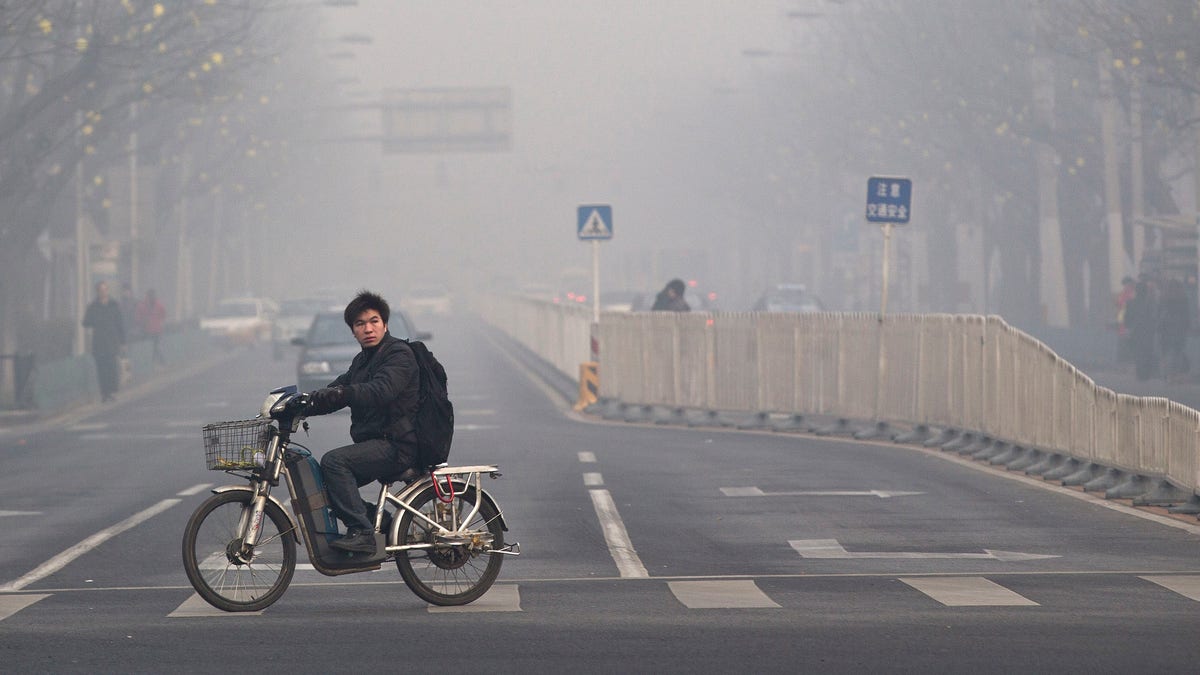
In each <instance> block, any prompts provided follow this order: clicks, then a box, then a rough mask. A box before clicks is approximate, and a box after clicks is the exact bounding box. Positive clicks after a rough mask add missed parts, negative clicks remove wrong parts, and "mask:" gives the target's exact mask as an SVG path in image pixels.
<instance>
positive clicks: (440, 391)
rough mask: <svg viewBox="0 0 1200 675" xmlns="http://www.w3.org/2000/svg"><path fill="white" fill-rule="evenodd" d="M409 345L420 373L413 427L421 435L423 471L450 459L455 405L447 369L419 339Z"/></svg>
mask: <svg viewBox="0 0 1200 675" xmlns="http://www.w3.org/2000/svg"><path fill="white" fill-rule="evenodd" d="M405 343H406V344H408V346H409V347H410V348H412V353H413V356H414V357H416V360H417V369H418V370H419V371H420V378H421V383H420V395H419V397H418V401H419V402H418V404H417V414H416V416H415V417H414V418H413V427H414V429H415V430H416V435H417V460H418V464H419V468H420V469H425V468H427V467H430V466H433V465H435V464H441V463H442V462H445V461H446V458H447V457H449V456H450V442H451V440H452V439H453V438H454V405H453V404H452V403H450V397H449V396H448V395H447V394H446V369H445V368H443V367H442V364H441V363H439V362H438V360H437V358H435V357H434V355H433V352H431V351H429V348H428V347H426V346H425V343H424V342H421V341H419V340H413V341H411V342H410V341H408V340H405Z"/></svg>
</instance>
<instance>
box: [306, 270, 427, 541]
mask: <svg viewBox="0 0 1200 675" xmlns="http://www.w3.org/2000/svg"><path fill="white" fill-rule="evenodd" d="M390 312H391V310H390V309H389V307H388V303H387V301H386V300H384V299H383V298H382V297H380V296H379V295H376V294H375V293H371V292H370V291H363V292H361V293H359V294H358V295H357V296H356V297H355V298H354V299H353V300H351V301H350V304H348V305H346V311H345V312H344V313H343V318H344V319H345V321H346V325H347V326H349V327H350V330H351V332H353V333H354V339H355V340H357V341H358V344H359V346H360V347H362V351H360V352H359V353H358V354H357V355H356V356H355V357H354V360H353V361H352V362H351V363H350V369H349V370H347V371H346V372H345V373H342V374H341V375H339V376H338V377H337V378H336V379H335V380H334V381H333V382H330V383H329V386H327V387H325V388H323V389H318V390H316V391H313V392H311V393H310V394H309V397H310V399H311V403H310V404H309V408H308V410H307V411H306V414H309V415H325V414H328V413H331V412H334V411H336V410H341V409H342V408H345V407H346V406H350V439H351V440H353V441H354V443H352V444H351V445H346V446H343V447H340V448H335V449H333V450H330V451H329V452H327V453H325V455H324V456H323V457H321V472H322V474H323V475H324V478H325V491H326V493H327V494H328V496H329V504H330V507H331V508H332V509H333V513H334V515H335V516H337V517H338V519H339V520H341V521H342V522H343V523H345V524H346V528H347V532H346V534H345V536H343V537H341V538H339V539H335V540H334V541H332V542H330V544H329V545H330V546H333V547H334V548H339V549H342V550H343V551H355V552H360V553H374V552H375V535H374V531H375V523H374V522H373V521H372V520H371V518H370V517H369V516H368V514H369V513H370V512H371V511H373V510H374V508H375V505H374V504H368V503H367V502H365V501H363V499H362V497H361V496H360V495H359V492H358V489H359V488H360V487H362V486H363V485H366V484H367V483H370V482H372V481H376V480H379V479H380V478H383V477H386V476H395V475H399V474H401V473H403V472H404V471H405V470H408V469H413V468H414V467H415V464H416V462H417V446H416V432H415V431H414V428H413V422H412V420H413V418H414V416H415V415H416V412H417V405H418V403H419V396H420V371H419V366H418V365H417V361H416V357H415V356H413V352H412V348H411V347H409V346H408V344H407V343H406V342H404V341H403V340H400V339H398V338H395V337H392V334H391V333H389V332H388V328H387V322H388V315H389V314H390Z"/></svg>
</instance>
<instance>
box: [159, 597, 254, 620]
mask: <svg viewBox="0 0 1200 675" xmlns="http://www.w3.org/2000/svg"><path fill="white" fill-rule="evenodd" d="M261 614H262V610H261V609H260V610H259V611H257V612H226V611H224V610H220V609H217V608H216V607H213V606H212V605H210V604H208V603H207V602H205V601H204V598H202V597H200V595H199V594H198V593H192V595H191V597H189V598H188V599H187V600H184V601H183V604H182V605H180V606H178V607H176V608H175V611H173V612H171V613H170V614H168V615H167V618H168V619H191V618H196V617H205V616H259V615H261Z"/></svg>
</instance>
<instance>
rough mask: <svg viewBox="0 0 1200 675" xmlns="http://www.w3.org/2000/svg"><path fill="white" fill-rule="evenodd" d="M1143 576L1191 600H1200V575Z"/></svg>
mask: <svg viewBox="0 0 1200 675" xmlns="http://www.w3.org/2000/svg"><path fill="white" fill-rule="evenodd" d="M1141 578H1142V579H1145V580H1146V581H1149V582H1152V583H1155V584H1158V585H1159V586H1162V587H1163V588H1165V589H1167V590H1169V591H1175V592H1176V593H1178V594H1180V595H1182V596H1183V597H1185V598H1187V599H1189V600H1197V601H1200V576H1195V575H1186V576H1167V575H1153V576H1144V577H1141Z"/></svg>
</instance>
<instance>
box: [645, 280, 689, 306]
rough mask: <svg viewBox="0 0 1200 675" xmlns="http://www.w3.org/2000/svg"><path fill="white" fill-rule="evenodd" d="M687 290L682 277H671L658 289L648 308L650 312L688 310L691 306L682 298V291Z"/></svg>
mask: <svg viewBox="0 0 1200 675" xmlns="http://www.w3.org/2000/svg"><path fill="white" fill-rule="evenodd" d="M686 290H687V285H686V284H684V283H683V280H682V279H672V280H670V281H668V282H667V285H666V287H665V288H663V289H662V290H661V291H659V293H658V295H657V296H656V297H655V298H654V306H652V307H651V308H650V311H652V312H688V311H691V309H692V308H691V307H690V306H688V304H687V301H686V300H684V299H683V294H684V291H686Z"/></svg>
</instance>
